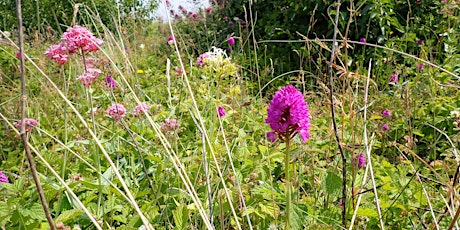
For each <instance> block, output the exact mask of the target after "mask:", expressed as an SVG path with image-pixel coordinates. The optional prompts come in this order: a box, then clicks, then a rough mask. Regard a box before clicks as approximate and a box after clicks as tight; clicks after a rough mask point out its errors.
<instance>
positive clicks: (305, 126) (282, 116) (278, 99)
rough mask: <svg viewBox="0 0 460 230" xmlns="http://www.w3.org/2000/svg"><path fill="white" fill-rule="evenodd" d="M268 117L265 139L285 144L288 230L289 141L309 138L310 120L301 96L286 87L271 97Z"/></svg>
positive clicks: (287, 226) (289, 207)
mask: <svg viewBox="0 0 460 230" xmlns="http://www.w3.org/2000/svg"><path fill="white" fill-rule="evenodd" d="M267 112H268V117H267V119H265V123H267V124H269V125H270V128H271V129H272V130H273V131H272V132H268V133H267V137H268V138H269V139H270V140H271V141H272V142H274V141H275V140H276V139H277V138H278V139H280V140H281V141H284V143H285V144H286V153H285V156H284V174H285V186H286V188H285V194H286V211H285V213H286V225H285V228H284V229H290V227H291V225H290V213H291V177H290V172H289V165H290V151H291V150H290V148H291V147H290V142H291V139H292V138H293V137H294V136H295V135H297V134H299V135H300V137H301V139H302V141H303V142H305V141H307V140H308V139H309V138H310V119H309V114H308V105H307V103H306V102H305V100H304V98H303V94H302V93H301V92H300V91H298V90H297V89H296V88H295V87H294V86H292V85H287V86H285V87H283V88H281V89H280V90H279V91H278V92H276V93H275V95H274V96H273V99H272V101H271V102H270V106H269V107H268V110H267Z"/></svg>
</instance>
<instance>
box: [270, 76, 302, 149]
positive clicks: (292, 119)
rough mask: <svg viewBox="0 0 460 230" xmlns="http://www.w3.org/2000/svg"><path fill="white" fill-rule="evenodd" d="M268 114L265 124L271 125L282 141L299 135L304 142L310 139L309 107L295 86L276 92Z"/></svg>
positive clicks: (288, 86)
mask: <svg viewBox="0 0 460 230" xmlns="http://www.w3.org/2000/svg"><path fill="white" fill-rule="evenodd" d="M267 112H268V117H267V119H265V123H267V124H269V125H270V128H271V129H272V130H273V131H274V133H275V134H276V136H277V137H278V138H280V139H281V140H283V141H284V140H285V139H286V138H291V137H292V136H294V135H295V134H297V133H298V134H300V136H301V138H302V141H303V142H305V141H307V140H308V139H309V138H310V119H309V117H308V105H307V103H306V102H305V100H304V98H303V94H302V93H301V92H299V91H298V90H297V89H296V88H295V87H294V86H292V85H287V86H285V87H283V88H281V89H280V90H279V91H278V92H276V93H275V95H274V96H273V99H272V101H271V102H270V106H269V107H268V110H267ZM270 135H271V134H270Z"/></svg>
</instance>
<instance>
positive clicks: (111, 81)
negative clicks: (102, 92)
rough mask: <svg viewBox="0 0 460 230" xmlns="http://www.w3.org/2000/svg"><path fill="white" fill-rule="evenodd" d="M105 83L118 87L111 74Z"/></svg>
mask: <svg viewBox="0 0 460 230" xmlns="http://www.w3.org/2000/svg"><path fill="white" fill-rule="evenodd" d="M105 85H106V86H107V87H109V88H111V89H115V88H117V82H116V81H115V80H113V78H112V76H110V75H107V77H106V78H105Z"/></svg>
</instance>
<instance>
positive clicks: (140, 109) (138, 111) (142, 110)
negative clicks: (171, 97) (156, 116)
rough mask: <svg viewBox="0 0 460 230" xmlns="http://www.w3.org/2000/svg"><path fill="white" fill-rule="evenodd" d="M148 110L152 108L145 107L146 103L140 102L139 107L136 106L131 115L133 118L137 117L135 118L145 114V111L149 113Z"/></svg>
mask: <svg viewBox="0 0 460 230" xmlns="http://www.w3.org/2000/svg"><path fill="white" fill-rule="evenodd" d="M150 108H152V106H150V105H147V103H145V102H141V103H140V104H139V105H137V106H136V107H135V108H134V112H133V115H134V116H135V117H137V116H139V114H143V113H147V111H149V110H150Z"/></svg>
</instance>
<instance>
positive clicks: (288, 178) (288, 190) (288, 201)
mask: <svg viewBox="0 0 460 230" xmlns="http://www.w3.org/2000/svg"><path fill="white" fill-rule="evenodd" d="M285 142H286V154H285V155H284V174H285V183H286V189H285V190H286V191H285V193H286V226H285V227H284V229H285V230H289V229H290V227H291V225H290V216H291V175H290V174H289V160H290V158H291V143H290V142H291V138H289V137H287V138H286V140H285Z"/></svg>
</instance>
